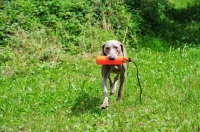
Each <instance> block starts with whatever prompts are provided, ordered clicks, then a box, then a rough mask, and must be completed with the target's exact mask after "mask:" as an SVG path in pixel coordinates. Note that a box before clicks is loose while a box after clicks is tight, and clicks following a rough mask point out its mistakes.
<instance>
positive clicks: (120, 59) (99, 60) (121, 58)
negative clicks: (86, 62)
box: [96, 56, 129, 65]
mask: <svg viewBox="0 0 200 132" xmlns="http://www.w3.org/2000/svg"><path fill="white" fill-rule="evenodd" d="M127 61H129V59H128V58H126V57H124V56H118V57H117V58H116V59H115V60H109V59H108V57H107V56H97V58H96V63H97V64H98V65H120V64H123V63H126V62H127Z"/></svg>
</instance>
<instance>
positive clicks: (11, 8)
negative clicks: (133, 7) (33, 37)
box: [0, 0, 137, 54]
mask: <svg viewBox="0 0 200 132" xmlns="http://www.w3.org/2000/svg"><path fill="white" fill-rule="evenodd" d="M0 14H1V16H2V18H1V20H0V34H1V36H0V38H1V40H2V41H0V45H4V46H5V45H8V44H10V42H9V41H10V36H13V35H15V34H14V31H16V30H18V29H19V28H21V29H23V30H24V31H28V32H31V31H37V30H40V29H41V28H43V29H44V30H47V31H46V32H47V33H48V35H49V37H54V36H57V37H58V42H57V43H59V44H61V45H62V47H63V49H64V50H65V51H67V52H70V53H72V54H77V53H82V52H93V51H96V49H99V47H100V46H101V44H102V43H103V42H105V41H106V40H108V39H118V40H120V41H123V42H125V43H126V44H130V45H132V46H134V45H135V43H136V41H137V38H136V30H137V22H135V21H132V20H131V19H130V16H131V15H130V14H129V13H127V11H126V8H125V6H124V4H123V1H117V0H116V1H113V2H112V1H111V0H109V1H106V2H103V1H96V0H91V1H87V0H79V1H78V2H76V1H74V0H69V1H65V0H51V1H38V0H27V1H25V0H16V1H8V2H2V5H1V10H0ZM125 40H126V41H125Z"/></svg>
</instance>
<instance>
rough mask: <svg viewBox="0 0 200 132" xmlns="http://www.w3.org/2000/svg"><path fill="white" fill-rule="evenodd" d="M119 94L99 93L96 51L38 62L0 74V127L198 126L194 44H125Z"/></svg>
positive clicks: (196, 51) (130, 128) (137, 128)
mask: <svg viewBox="0 0 200 132" xmlns="http://www.w3.org/2000/svg"><path fill="white" fill-rule="evenodd" d="M127 52H128V55H129V57H130V58H132V59H133V60H134V61H135V62H136V63H137V64H138V67H139V77H140V81H141V84H142V88H143V95H142V104H141V103H140V101H139V87H138V84H137V79H136V69H135V66H134V64H133V63H128V69H127V78H126V82H125V89H124V97H123V101H122V102H121V103H117V102H116V98H117V95H114V96H109V99H110V102H109V107H108V108H107V109H106V110H101V103H102V99H103V93H102V86H101V74H100V66H98V65H96V64H95V56H96V55H99V54H98V53H96V54H84V55H76V56H69V55H66V54H65V55H63V56H64V57H65V59H66V61H62V63H60V64H59V65H56V66H55V67H51V65H49V64H48V62H38V64H37V65H35V66H32V67H31V68H30V71H31V72H30V71H29V72H27V74H26V75H20V74H16V75H14V76H6V75H1V76H0V82H1V91H0V94H1V98H0V103H1V106H0V122H1V124H3V125H1V126H0V130H2V131H83V130H84V131H155V130H158V131H198V130H199V127H200V126H199V124H198V121H199V118H200V113H199V108H200V106H199V101H200V100H199V99H200V90H199V86H200V80H199V76H200V70H199V67H200V62H199V59H198V58H200V56H199V55H200V49H199V48H198V47H196V48H189V47H187V46H185V47H184V48H183V49H168V50H165V51H155V50H151V49H148V48H147V49H137V50H136V49H130V48H128V47H127Z"/></svg>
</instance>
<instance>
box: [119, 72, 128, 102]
mask: <svg viewBox="0 0 200 132" xmlns="http://www.w3.org/2000/svg"><path fill="white" fill-rule="evenodd" d="M125 77H126V73H125V72H124V73H122V74H121V75H120V86H119V92H118V98H117V101H121V100H122V96H123V89H124V80H125Z"/></svg>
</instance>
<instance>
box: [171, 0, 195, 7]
mask: <svg viewBox="0 0 200 132" xmlns="http://www.w3.org/2000/svg"><path fill="white" fill-rule="evenodd" d="M169 1H170V2H171V3H172V4H174V5H175V8H177V9H181V8H186V7H187V6H188V5H193V4H195V3H198V2H197V0H181V1H180V0H169Z"/></svg>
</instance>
